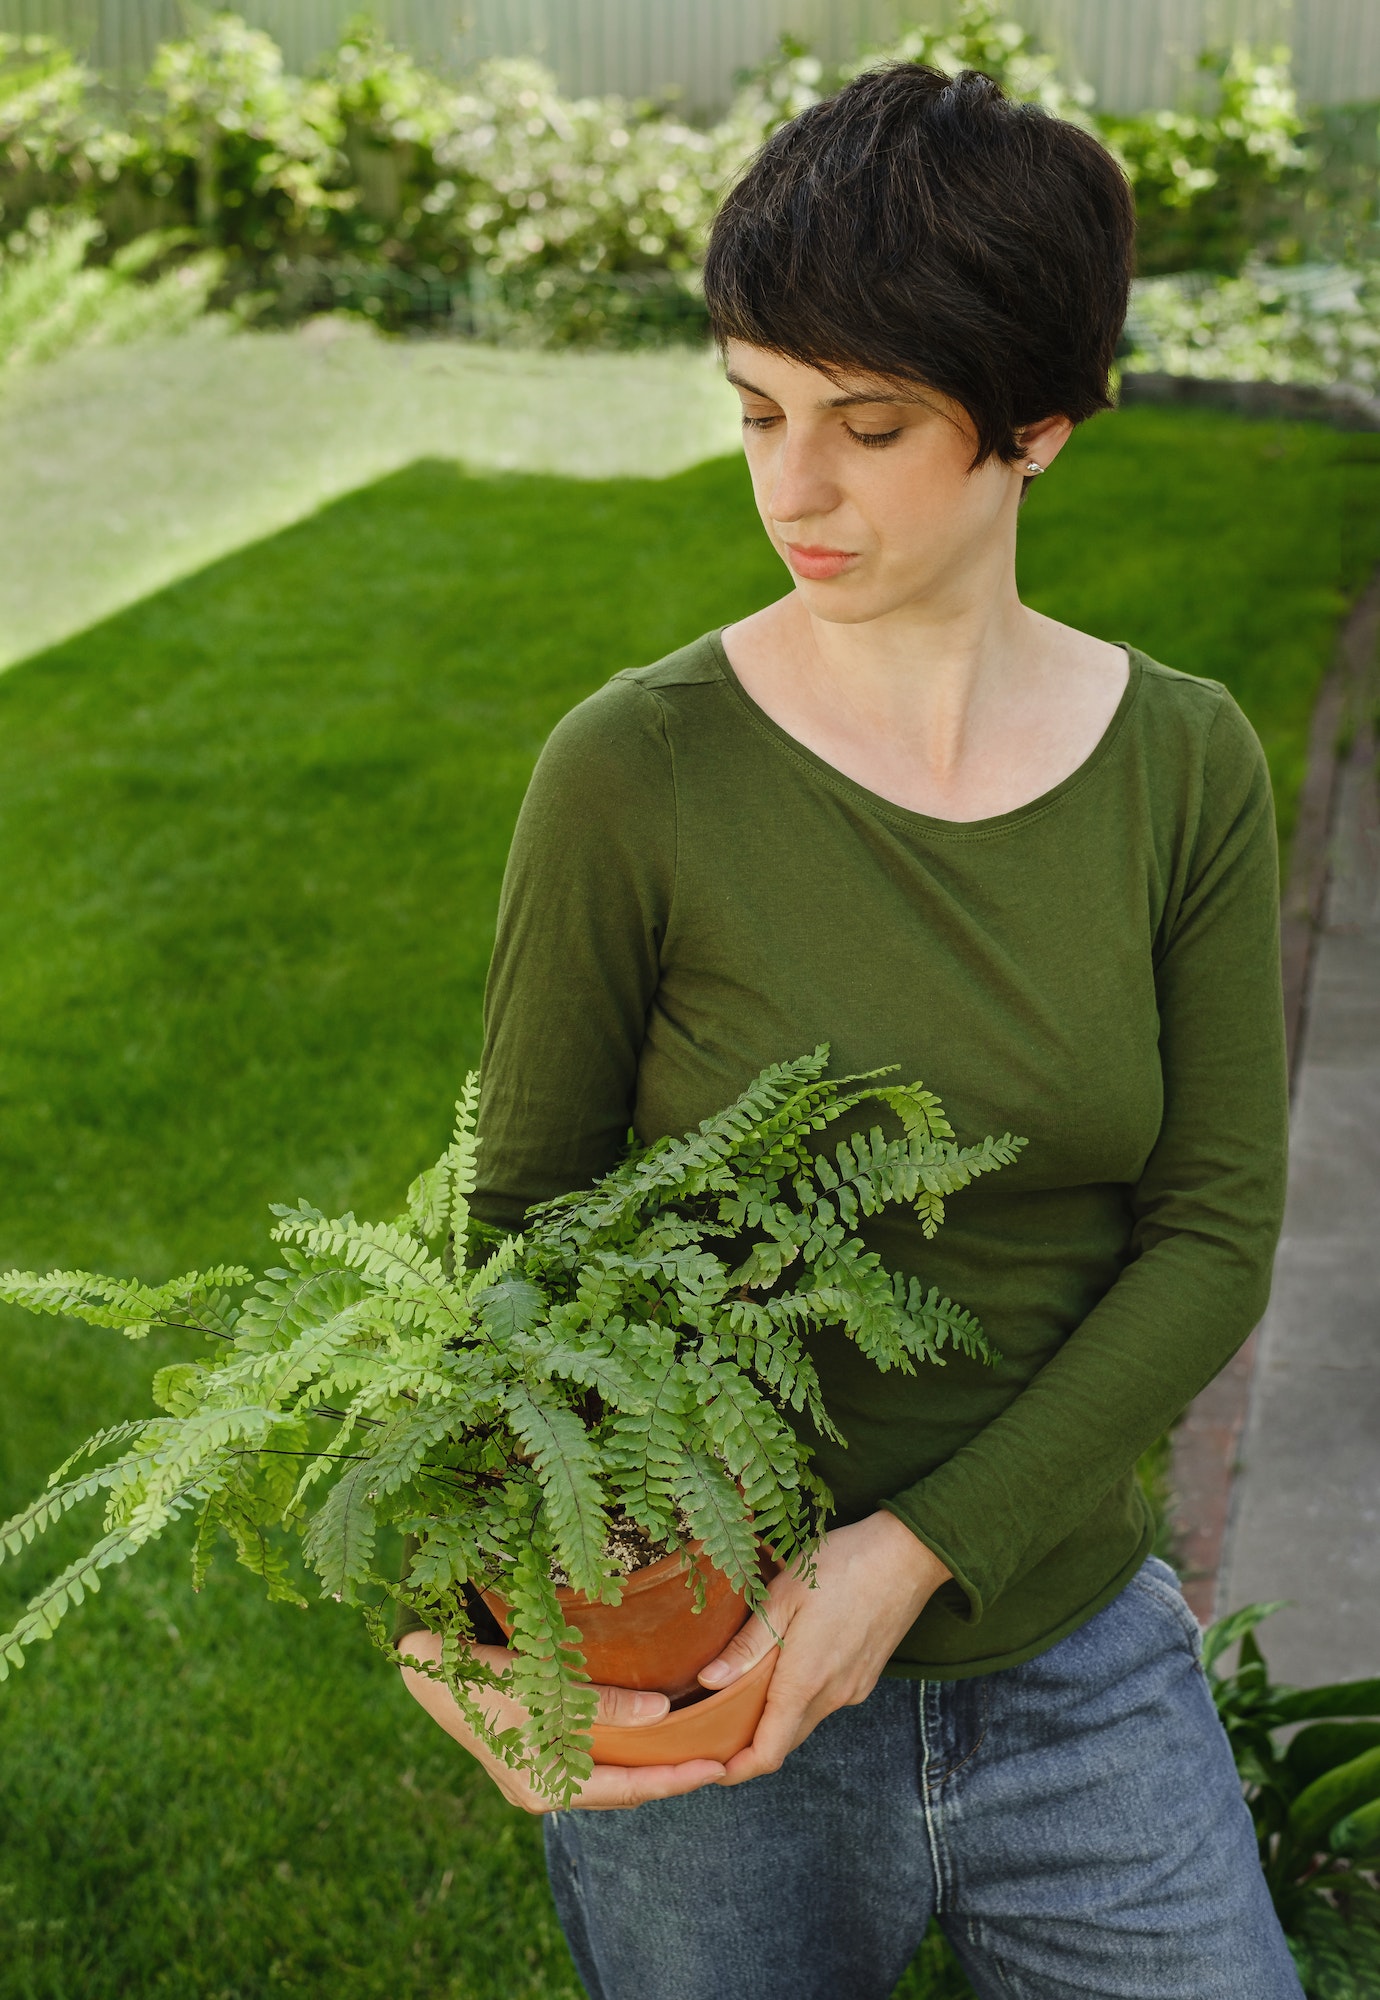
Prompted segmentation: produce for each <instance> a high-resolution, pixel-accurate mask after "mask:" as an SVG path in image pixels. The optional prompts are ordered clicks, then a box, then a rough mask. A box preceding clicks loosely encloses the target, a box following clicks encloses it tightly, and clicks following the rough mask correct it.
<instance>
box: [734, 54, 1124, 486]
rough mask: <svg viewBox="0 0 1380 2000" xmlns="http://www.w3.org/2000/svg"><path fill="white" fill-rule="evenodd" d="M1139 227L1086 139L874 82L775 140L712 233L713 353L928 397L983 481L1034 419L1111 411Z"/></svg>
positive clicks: (1033, 115) (1036, 117)
mask: <svg viewBox="0 0 1380 2000" xmlns="http://www.w3.org/2000/svg"><path fill="white" fill-rule="evenodd" d="M1134 245H1135V207H1134V203H1133V201H1132V197H1131V191H1130V189H1129V187H1128V186H1127V183H1126V178H1125V175H1124V174H1123V173H1122V171H1121V168H1120V167H1119V166H1118V165H1117V163H1116V161H1115V160H1114V159H1113V158H1112V156H1111V154H1110V153H1108V152H1107V151H1106V149H1105V148H1104V147H1102V146H1101V145H1099V144H1098V142H1097V140H1096V139H1095V138H1093V137H1092V135H1091V134H1090V133H1087V132H1084V131H1083V130H1081V129H1080V127H1078V126H1076V125H1071V124H1069V123H1068V122H1067V121H1066V120H1064V119H1060V118H1054V117H1051V116H1050V114H1049V113H1048V112H1045V111H1042V110H1040V109H1039V108H1038V107H1037V106H1035V105H1032V104H1017V103H1013V102H1012V100H1011V99H1010V98H1008V97H1006V96H1005V95H1004V93H1003V92H1002V90H1001V89H1000V87H999V86H998V85H997V84H996V83H994V82H993V80H992V79H991V77H988V76H983V75H981V74H980V73H979V72H978V71H976V70H964V71H963V72H962V74H961V75H959V76H953V77H950V76H945V75H943V74H942V73H941V72H940V71H938V70H933V69H927V68H924V67H923V66H922V65H920V64H919V63H890V64H886V65H884V66H882V67H879V68H877V69H872V70H867V71H865V72H864V73H863V74H862V75H861V76H859V77H856V78H855V79H854V81H853V82H852V83H850V84H848V85H847V86H846V88H845V89H843V90H841V91H839V92H838V94H837V96H834V97H831V98H828V99H826V100H825V101H824V102H823V103H821V104H815V105H812V106H811V107H810V109H809V110H808V111H803V112H802V113H801V114H800V116H799V117H798V118H794V119H792V120H791V122H790V124H788V125H783V126H782V127H781V129H780V130H779V131H778V132H776V133H775V134H773V136H772V137H771V138H770V139H769V140H768V141H767V143H766V145H765V146H764V147H763V148H762V150H761V152H760V153H759V154H758V155H757V157H756V159H755V160H754V161H753V163H752V165H751V166H750V167H749V168H748V170H747V172H746V173H745V174H744V176H743V178H742V179H741V180H740V181H739V182H738V184H737V186H736V187H734V188H733V190H732V191H731V193H730V194H729V195H728V198H727V199H726V201H725V202H724V204H723V207H722V208H721V209H720V211H719V214H718V217H717V219H716V220H715V223H714V228H713V232H712V235H711V237H710V243H709V255H708V259H707V261H706V264H705V272H704V288H705V297H706V299H707V301H708V306H709V316H710V322H711V325H712V327H713V330H714V334H715V336H716V338H717V339H718V341H719V343H720V345H722V344H723V343H724V342H725V341H726V340H742V341H746V342H747V343H748V344H749V345H750V346H753V347H763V348H767V349H769V350H770V351H771V352H773V353H776V354H782V355H785V356H787V357H789V358H790V359H792V360H795V361H802V362H805V363H808V364H809V365H810V366H812V367H816V368H821V369H824V370H825V371H826V372H828V373H836V372H837V371H839V370H840V369H844V368H848V369H860V370H863V371H865V372H866V373H868V374H875V375H885V376H892V377H899V378H901V379H902V380H905V381H909V382H917V383H923V384H925V385H927V386H928V387H930V388H932V389H937V390H938V391H940V393H941V394H943V395H945V396H949V397H951V398H952V399H953V400H954V401H955V402H957V403H959V404H961V405H962V406H963V408H964V409H965V410H966V411H967V412H968V415H969V416H970V418H971V419H972V422H973V425H974V428H975V430H976V432H977V453H976V457H975V459H974V463H975V464H978V463H980V462H981V461H982V460H984V459H987V458H990V457H993V456H996V457H999V458H1003V459H1015V458H1018V457H1019V456H1020V447H1019V445H1018V443H1017V434H1018V433H1019V432H1020V430H1021V429H1022V428H1023V427H1024V426H1025V425H1027V424H1033V423H1038V422H1039V421H1040V420H1041V419H1042V418H1045V417H1052V416H1063V417H1068V418H1071V419H1072V421H1073V422H1075V423H1081V422H1082V421H1083V420H1084V419H1085V418H1087V417H1091V416H1093V415H1095V414H1096V412H1097V411H1098V410H1105V409H1108V408H1109V407H1110V405H1111V396H1110V394H1109V384H1108V374H1109V371H1110V369H1111V365H1112V359H1113V356H1114V354H1115V352H1116V345H1117V340H1118V337H1119V335H1120V333H1121V328H1122V323H1123V321H1124V319H1125V317H1126V302H1127V295H1128V291H1129V287H1130V281H1131V272H1132V263H1133V255H1134Z"/></svg>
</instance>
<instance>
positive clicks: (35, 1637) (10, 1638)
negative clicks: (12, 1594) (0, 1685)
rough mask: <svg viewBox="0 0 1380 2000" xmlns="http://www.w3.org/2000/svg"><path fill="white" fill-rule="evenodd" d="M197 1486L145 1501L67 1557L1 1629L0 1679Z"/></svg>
mask: <svg viewBox="0 0 1380 2000" xmlns="http://www.w3.org/2000/svg"><path fill="white" fill-rule="evenodd" d="M196 1498H197V1495H196V1493H195V1490H194V1489H192V1490H188V1491H186V1492H182V1493H172V1494H169V1495H168V1496H167V1498H166V1499H165V1500H164V1501H162V1502H161V1503H160V1504H159V1505H157V1506H149V1507H146V1508H144V1509H142V1510H141V1512H140V1513H139V1514H138V1515H137V1516H136V1517H135V1518H134V1519H133V1520H131V1521H129V1522H127V1523H126V1524H125V1525H124V1526H122V1527H120V1528H118V1529H116V1530H114V1532H112V1533H110V1534H107V1535H104V1536H102V1537H101V1539H100V1540H99V1541H98V1542H97V1543H96V1544H95V1546H94V1547H93V1548H90V1549H88V1550H87V1552H86V1554H85V1555H84V1556H78V1558H77V1560H76V1561H75V1562H72V1563H69V1564H68V1566H67V1568H66V1569H65V1570H63V1572H62V1574H61V1575H60V1576H57V1577H55V1578H54V1579H53V1581H52V1582H51V1583H50V1584H48V1585H47V1586H46V1587H45V1588H44V1589H43V1590H41V1591H39V1593H38V1595H37V1596H36V1597H31V1598H30V1600H29V1602H28V1604H27V1605H26V1607H25V1609H24V1614H23V1616H22V1617H21V1618H20V1619H19V1621H18V1623H17V1624H16V1625H14V1626H12V1627H11V1629H10V1630H9V1631H8V1632H4V1633H0V1681H3V1680H7V1679H8V1678H9V1671H10V1668H11V1667H22V1666H23V1664H24V1655H25V1652H26V1651H27V1650H28V1648H29V1647H30V1646H34V1645H37V1644H38V1642H39V1641H40V1640H41V1639H51V1638H52V1636H53V1634H54V1632H56V1630H57V1628H58V1626H59V1625H60V1624H61V1622H62V1620H63V1618H64V1617H65V1616H66V1615H67V1613H68V1612H69V1611H70V1610H72V1609H73V1607H74V1606H76V1605H78V1604H81V1603H83V1602H84V1601H85V1598H86V1596H87V1593H88V1592H92V1593H94V1592H96V1591H98V1590H99V1589H100V1587H101V1573H102V1572H103V1571H104V1570H107V1569H110V1568H111V1567H112V1566H113V1565H115V1564H116V1563H122V1562H127V1561H128V1560H129V1558H130V1557H131V1556H132V1555H134V1554H135V1553H136V1551H137V1550H139V1549H141V1548H142V1547H143V1546H144V1544H145V1542H148V1541H151V1540H152V1539H153V1537H154V1536H155V1535H157V1534H159V1533H161V1532H162V1530H163V1529H164V1528H165V1527H166V1526H167V1525H168V1523H169V1521H171V1520H173V1519H174V1518H175V1517H176V1516H177V1515H178V1514H181V1513H185V1512H186V1510H187V1508H188V1507H190V1506H192V1505H193V1504H194V1501H195V1499H196Z"/></svg>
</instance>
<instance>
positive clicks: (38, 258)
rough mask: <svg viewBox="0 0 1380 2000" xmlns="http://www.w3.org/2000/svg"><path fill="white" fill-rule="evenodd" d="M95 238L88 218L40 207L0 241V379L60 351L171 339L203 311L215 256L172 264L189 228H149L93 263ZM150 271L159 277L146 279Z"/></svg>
mask: <svg viewBox="0 0 1380 2000" xmlns="http://www.w3.org/2000/svg"><path fill="white" fill-rule="evenodd" d="M100 233H101V232H100V229H99V226H98V225H97V223H96V222H94V221H93V220H92V219H91V218H90V217H80V216H79V217H75V218H67V219H63V218H54V217H49V216H47V215H46V214H44V213H42V212H41V211H40V212H37V213H35V214H33V215H31V216H30V217H29V222H28V227H27V229H26V230H25V231H23V232H19V231H17V232H16V233H15V235H14V236H13V237H11V239H10V241H9V243H8V244H0V379H3V375H4V371H5V370H6V369H8V368H15V367H18V366H20V365H21V364H24V363H29V362H36V361H48V360H51V359H52V358H53V356H54V355H57V354H62V353H65V352H66V351H67V350H68V349H69V348H73V347H85V346H93V345H98V344H102V343H111V342H119V341H128V340H138V339H140V338H141V337H143V336H144V335H146V334H151V333H180V332H182V331H183V330H184V329H185V328H186V327H188V326H190V325H192V323H193V322H194V321H196V320H198V319H200V318H201V316H202V315H203V313H204V312H205V311H206V307H207V305H208V303H209V300H210V297H211V294H212V293H213V292H214V290H215V288H216V286H217V284H218V283H219V281H220V277H221V272H222V269H223V264H224V260H223V258H222V257H221V255H220V253H219V252H218V251H215V250H202V251H200V252H198V253H197V255H195V256H193V257H190V258H185V259H183V260H182V261H181V262H177V261H172V253H174V252H176V251H177V250H178V249H179V248H181V247H182V246H183V245H185V244H186V243H187V242H188V241H189V240H190V239H189V232H187V231H183V230H162V231H152V232H150V233H149V234H148V235H145V236H138V237H135V239H134V240H133V242H131V243H127V244H126V245H125V246H124V248H123V249H122V250H119V251H117V252H116V254H115V255H114V257H113V258H112V259H111V261H110V262H109V263H107V264H92V263H90V262H88V261H87V258H88V252H89V250H90V248H91V245H92V243H93V242H94V241H95V240H96V239H97V238H98V237H99V236H100ZM159 265H161V266H162V269H161V272H160V275H158V276H156V277H152V278H151V279H147V280H146V279H145V277H144V274H145V273H146V272H148V271H150V270H151V269H152V268H153V267H154V266H159Z"/></svg>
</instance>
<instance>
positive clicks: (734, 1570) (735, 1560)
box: [676, 1452, 761, 1602]
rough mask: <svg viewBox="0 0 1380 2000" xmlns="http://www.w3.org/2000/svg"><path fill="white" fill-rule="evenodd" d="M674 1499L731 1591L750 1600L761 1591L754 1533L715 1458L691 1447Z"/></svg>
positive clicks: (733, 1487)
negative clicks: (738, 1591)
mask: <svg viewBox="0 0 1380 2000" xmlns="http://www.w3.org/2000/svg"><path fill="white" fill-rule="evenodd" d="M676 1499H677V1500H678V1501H679V1503H680V1506H681V1508H682V1509H683V1510H684V1513H685V1518H686V1520H687V1521H688V1522H689V1524H690V1529H691V1533H692V1534H693V1535H694V1537H695V1539H696V1540H697V1541H701V1542H703V1543H704V1552H705V1554H706V1555H707V1556H708V1558H709V1560H710V1562H712V1563H713V1565H714V1567H715V1569H719V1570H722V1571H723V1573H724V1575H725V1576H726V1577H727V1578H728V1580H729V1582H730V1583H731V1584H732V1585H733V1587H734V1589H735V1590H742V1591H746V1592H747V1594H748V1598H749V1601H750V1602H752V1601H754V1600H755V1599H756V1598H757V1597H759V1596H760V1595H761V1587H760V1584H759V1581H758V1576H757V1537H756V1534H755V1531H754V1529H753V1525H752V1520H751V1517H750V1515H749V1514H748V1511H747V1508H746V1507H745V1505H744V1504H743V1499H742V1495H741V1494H740V1493H739V1491H738V1489H737V1487H736V1486H735V1485H734V1483H733V1481H732V1480H731V1479H730V1478H729V1476H728V1474H727V1473H726V1472H725V1471H724V1469H723V1467H722V1466H721V1465H720V1464H719V1463H718V1461H717V1459H713V1458H710V1457H708V1456H707V1454H706V1453H704V1452H691V1453H690V1454H689V1455H688V1456H687V1457H686V1458H685V1460H684V1462H683V1464H682V1467H681V1471H680V1475H679V1477H678V1478H677V1480H676Z"/></svg>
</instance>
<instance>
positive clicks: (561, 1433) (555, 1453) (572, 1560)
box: [504, 1385, 618, 1604]
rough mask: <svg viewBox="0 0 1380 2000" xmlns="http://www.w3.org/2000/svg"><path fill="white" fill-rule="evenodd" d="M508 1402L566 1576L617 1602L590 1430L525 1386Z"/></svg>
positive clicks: (591, 1594)
mask: <svg viewBox="0 0 1380 2000" xmlns="http://www.w3.org/2000/svg"><path fill="white" fill-rule="evenodd" d="M504 1403H505V1407H506V1409H507V1412H508V1421H509V1423H510V1424H511V1425H512V1427H513V1430H514V1431H515V1433H516V1434H517V1436H518V1437H520V1438H521V1440H522V1442H523V1444H524V1445H525V1446H526V1447H527V1450H528V1452H529V1453H530V1454H531V1459H532V1464H533V1466H534V1467H535V1469H536V1473H537V1477H538V1479H539V1480H540V1481H541V1491H542V1500H543V1503H544V1512H545V1515H546V1522H547V1529H548V1532H549V1534H550V1536H551V1541H552V1545H553V1547H554V1548H555V1550H556V1553H557V1554H558V1555H559V1557H560V1559H561V1562H562V1564H563V1566H564V1568H565V1572H566V1574H567V1576H568V1577H569V1578H570V1581H571V1583H572V1584H573V1585H574V1586H575V1588H576V1589H577V1590H582V1591H584V1592H585V1594H586V1595H587V1596H589V1597H595V1598H602V1599H603V1600H604V1601H605V1602H606V1603H609V1604H616V1603H617V1602H618V1582H617V1576H616V1573H615V1572H614V1571H613V1570H612V1569H611V1568H610V1567H609V1564H608V1562H607V1560H606V1558H605V1555H604V1544H605V1541H606V1540H607V1538H608V1526H609V1524H608V1514H607V1512H606V1511H605V1507H604V1496H603V1490H602V1482H601V1479H600V1474H601V1472H602V1469H603V1468H602V1467H601V1466H600V1463H599V1458H598V1454H597V1452H596V1451H595V1449H594V1446H593V1444H592V1443H591V1441H590V1437H589V1433H588V1431H586V1429H585V1427H584V1425H583V1424H582V1423H581V1422H580V1419H579V1418H578V1417H577V1416H576V1414H575V1412H574V1411H573V1410H568V1409H567V1408H566V1407H565V1405H564V1404H562V1403H558V1402H556V1401H555V1400H554V1399H551V1400H548V1399H547V1398H546V1397H545V1396H544V1395H541V1394H539V1393H538V1392H536V1391H535V1390H532V1389H528V1388H525V1387H522V1386H521V1385H518V1386H516V1387H514V1388H513V1389H511V1390H510V1391H509V1392H508V1394H507V1396H505V1398H504Z"/></svg>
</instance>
